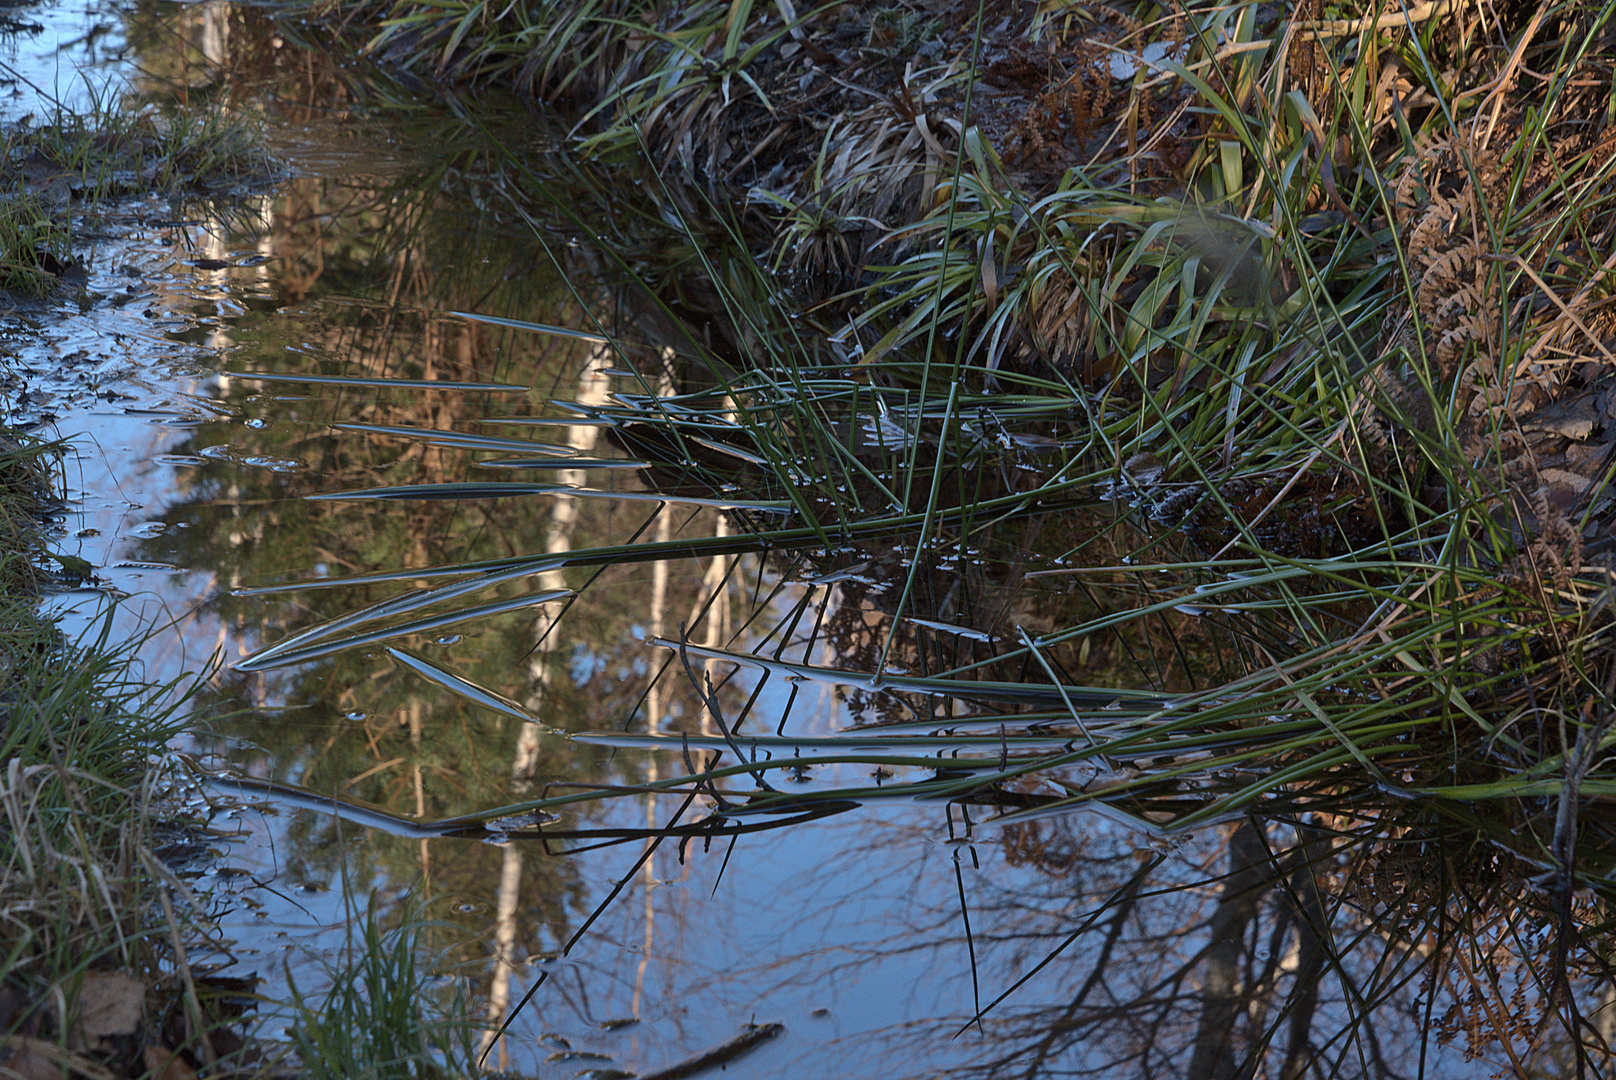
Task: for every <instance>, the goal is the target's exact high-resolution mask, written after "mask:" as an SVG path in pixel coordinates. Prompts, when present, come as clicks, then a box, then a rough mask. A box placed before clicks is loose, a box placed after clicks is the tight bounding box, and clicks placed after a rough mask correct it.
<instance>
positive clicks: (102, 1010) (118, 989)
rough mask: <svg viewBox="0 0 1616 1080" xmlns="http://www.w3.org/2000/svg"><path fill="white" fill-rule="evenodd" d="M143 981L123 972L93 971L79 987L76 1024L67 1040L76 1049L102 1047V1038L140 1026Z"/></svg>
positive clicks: (144, 993) (112, 1036)
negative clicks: (70, 1037)
mask: <svg viewBox="0 0 1616 1080" xmlns="http://www.w3.org/2000/svg"><path fill="white" fill-rule="evenodd" d="M145 1004H146V984H145V983H143V982H141V981H140V980H139V979H137V978H135V977H134V976H133V975H130V974H129V973H128V972H124V971H92V972H91V973H90V974H88V975H86V976H85V977H84V984H83V986H81V987H80V988H79V1000H78V1010H77V1011H78V1024H77V1025H76V1026H75V1027H74V1029H73V1038H72V1039H70V1040H69V1041H70V1042H71V1043H72V1045H73V1048H74V1049H75V1050H78V1049H85V1048H88V1049H92V1050H99V1049H101V1043H102V1040H103V1039H107V1038H115V1037H117V1036H121V1035H133V1034H134V1033H135V1032H136V1031H138V1030H139V1029H140V1013H141V1010H142V1008H143V1007H144V1006H145Z"/></svg>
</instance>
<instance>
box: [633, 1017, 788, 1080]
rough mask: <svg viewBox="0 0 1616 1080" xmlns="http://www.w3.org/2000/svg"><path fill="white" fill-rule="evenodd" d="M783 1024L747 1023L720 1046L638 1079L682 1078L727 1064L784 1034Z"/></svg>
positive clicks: (668, 1079)
mask: <svg viewBox="0 0 1616 1080" xmlns="http://www.w3.org/2000/svg"><path fill="white" fill-rule="evenodd" d="M785 1030H786V1026H785V1025H784V1024H747V1025H746V1030H744V1031H742V1032H741V1033H740V1034H739V1035H737V1036H735V1038H733V1039H731V1040H730V1041H729V1042H727V1043H724V1044H723V1045H721V1046H715V1047H713V1049H711V1050H709V1051H707V1052H706V1053H705V1054H697V1055H696V1056H695V1057H693V1058H687V1059H686V1060H684V1061H681V1062H679V1063H678V1064H677V1065H669V1066H668V1067H667V1068H666V1069H661V1070H659V1071H657V1072H654V1073H645V1074H643V1075H642V1076H641V1077H640V1080H684V1078H685V1077H687V1076H696V1075H698V1074H700V1073H704V1072H706V1071H707V1070H708V1069H711V1068H715V1067H717V1066H720V1065H728V1064H729V1063H730V1062H732V1061H734V1060H735V1059H736V1058H738V1057H740V1056H741V1055H742V1054H746V1053H750V1052H751V1051H752V1050H754V1049H756V1048H757V1047H758V1046H760V1045H761V1044H763V1043H766V1042H768V1041H769V1040H770V1039H772V1038H774V1037H775V1036H777V1035H781V1034H784V1033H785Z"/></svg>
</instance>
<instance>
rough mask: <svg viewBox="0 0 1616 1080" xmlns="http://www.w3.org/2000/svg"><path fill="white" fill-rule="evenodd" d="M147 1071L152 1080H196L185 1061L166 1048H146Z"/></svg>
mask: <svg viewBox="0 0 1616 1080" xmlns="http://www.w3.org/2000/svg"><path fill="white" fill-rule="evenodd" d="M146 1071H147V1072H149V1073H151V1075H152V1080H196V1073H195V1072H193V1071H191V1067H190V1066H189V1065H187V1064H185V1060H184V1059H183V1058H181V1057H180V1056H179V1054H177V1053H175V1052H174V1051H173V1050H170V1049H168V1047H166V1046H148V1047H146Z"/></svg>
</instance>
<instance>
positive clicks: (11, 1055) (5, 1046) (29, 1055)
mask: <svg viewBox="0 0 1616 1080" xmlns="http://www.w3.org/2000/svg"><path fill="white" fill-rule="evenodd" d="M36 1041H37V1040H34V1039H29V1038H24V1037H22V1036H17V1037H15V1038H10V1039H0V1076H3V1077H5V1078H6V1080H63V1077H64V1076H65V1075H66V1074H65V1073H64V1072H63V1070H62V1067H61V1066H60V1065H58V1064H56V1062H55V1060H54V1059H53V1058H50V1057H46V1056H45V1055H44V1054H42V1053H40V1052H39V1050H38V1049H37V1048H36V1046H35V1043H36ZM44 1045H49V1044H44Z"/></svg>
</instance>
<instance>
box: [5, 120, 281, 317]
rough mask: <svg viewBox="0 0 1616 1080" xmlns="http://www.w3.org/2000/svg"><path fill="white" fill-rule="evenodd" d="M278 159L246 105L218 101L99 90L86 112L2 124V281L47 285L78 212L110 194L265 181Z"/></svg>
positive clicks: (20, 288)
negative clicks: (138, 100) (132, 103)
mask: <svg viewBox="0 0 1616 1080" xmlns="http://www.w3.org/2000/svg"><path fill="white" fill-rule="evenodd" d="M273 173H274V166H273V163H272V161H271V159H270V158H269V155H268V154H267V153H266V152H265V151H264V149H263V143H262V138H261V135H260V132H259V130H258V123H257V121H256V119H255V118H254V117H252V116H251V115H249V114H245V113H241V112H237V111H229V110H226V109H224V108H223V107H222V106H220V105H218V104H210V105H204V106H198V107H194V108H184V107H173V108H169V109H158V108H156V107H154V106H144V107H129V108H124V107H121V106H120V104H119V103H117V102H116V101H113V100H111V98H110V97H109V96H108V95H97V96H93V97H92V99H91V102H90V106H89V108H88V109H87V110H86V111H85V112H82V113H78V112H71V111H69V110H67V109H65V108H58V109H57V110H56V111H55V112H54V114H53V115H52V116H51V117H49V118H48V119H47V120H46V121H45V122H43V123H38V124H34V123H23V124H20V125H17V126H14V127H12V128H10V129H8V130H6V131H5V132H4V133H3V134H0V191H9V192H10V194H9V195H0V289H4V290H5V291H7V292H10V293H13V294H16V295H20V296H29V297H34V298H38V297H42V296H44V295H47V294H48V293H49V292H50V291H51V290H52V289H53V288H55V286H56V285H57V283H58V282H59V281H60V279H61V276H62V274H63V273H64V272H65V271H67V270H68V269H69V268H70V267H71V266H72V265H73V256H72V219H73V216H74V214H75V213H76V212H80V211H82V210H83V209H85V208H88V207H92V206H96V205H100V204H104V203H106V202H107V201H108V200H112V199H117V198H122V197H126V196H130V195H137V194H142V193H148V192H175V191H179V190H181V189H184V190H187V191H190V192H193V193H199V192H206V191H208V190H213V189H218V188H223V187H228V186H233V185H240V184H244V183H257V182H262V181H264V180H266V179H268V178H269V177H270V176H272V175H273Z"/></svg>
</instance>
